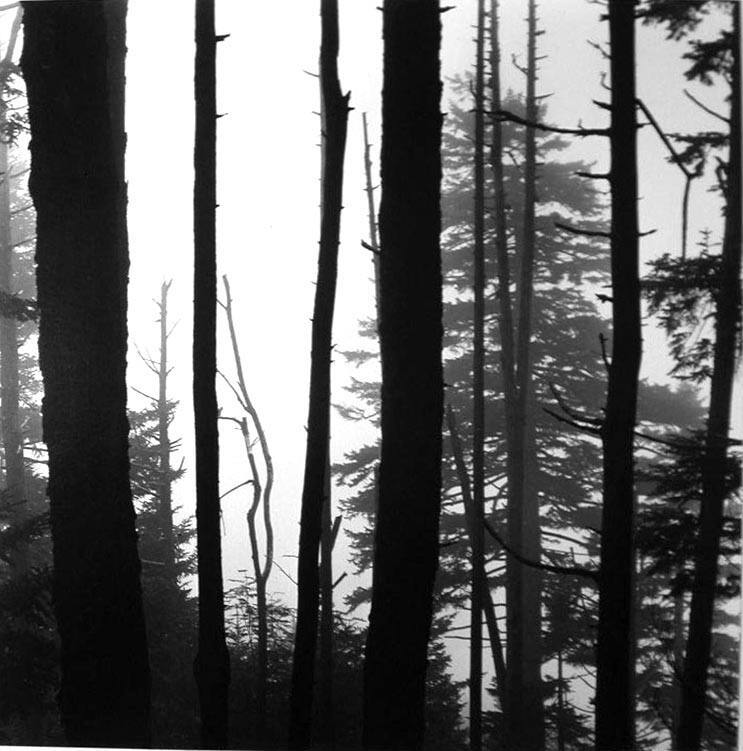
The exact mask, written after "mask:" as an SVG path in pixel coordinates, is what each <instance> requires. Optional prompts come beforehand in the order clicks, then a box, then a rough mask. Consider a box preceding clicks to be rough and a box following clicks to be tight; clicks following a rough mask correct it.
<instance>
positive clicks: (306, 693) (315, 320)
mask: <svg viewBox="0 0 743 751" xmlns="http://www.w3.org/2000/svg"><path fill="white" fill-rule="evenodd" d="M320 17H321V28H322V31H321V34H322V39H321V44H320V87H321V92H322V125H323V139H322V177H321V191H322V203H321V220H320V222H321V224H320V251H319V256H318V270H317V286H316V290H315V305H314V311H313V316H312V352H311V365H310V397H309V414H308V418H307V450H306V455H305V469H304V483H303V487H302V511H301V519H300V533H299V562H298V569H297V571H298V574H297V576H298V578H297V583H298V591H297V626H296V633H295V638H294V659H293V663H292V687H291V700H290V718H289V745H290V747H291V748H292V749H305V748H308V747H309V745H310V743H311V738H312V704H313V687H314V682H315V655H316V651H317V631H318V606H319V597H320V582H319V572H318V556H319V550H320V538H321V536H322V508H323V503H324V499H325V474H326V471H327V464H328V461H329V444H330V360H331V349H332V329H333V310H334V307H335V288H336V278H337V270H338V244H339V241H340V225H341V209H342V197H343V157H344V153H345V148H346V129H347V121H348V95H344V94H342V93H341V87H340V82H339V80H338V47H339V34H338V3H337V0H321V3H320Z"/></svg>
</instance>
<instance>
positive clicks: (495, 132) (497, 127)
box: [490, 0, 523, 747]
mask: <svg viewBox="0 0 743 751" xmlns="http://www.w3.org/2000/svg"><path fill="white" fill-rule="evenodd" d="M490 45H491V46H490V86H491V95H490V98H491V108H492V109H493V111H497V110H499V109H500V107H501V90H500V45H499V21H498V0H492V2H491V6H490ZM490 162H491V167H492V170H493V190H494V199H495V210H494V217H495V231H496V234H495V256H496V269H497V277H498V332H499V335H500V362H501V373H502V377H503V402H504V414H505V429H504V432H505V437H506V474H507V487H508V510H507V527H508V539H509V542H510V544H511V545H513V546H514V547H515V548H516V549H518V550H520V549H521V519H520V511H519V509H518V507H517V506H516V504H515V503H513V502H512V501H511V497H512V496H513V494H514V489H515V488H516V486H517V485H518V476H519V475H518V472H517V471H516V470H517V466H516V464H515V460H516V441H515V438H516V437H517V436H516V426H517V423H518V418H517V414H516V403H517V391H516V368H515V344H514V321H513V311H512V305H511V293H510V281H511V280H510V276H511V275H510V271H509V257H508V229H507V224H506V196H505V187H504V177H503V134H502V126H501V122H500V120H498V119H497V118H495V119H494V121H493V123H492V142H491V150H490ZM520 570H521V566H520V564H519V563H518V562H517V561H516V560H515V559H514V558H513V556H507V558H506V636H507V638H506V666H507V673H506V679H507V683H506V690H505V694H504V695H505V697H507V699H506V706H507V707H508V708H509V709H508V710H506V711H505V723H504V728H505V733H506V740H505V742H506V744H507V745H508V746H509V747H510V746H514V747H517V744H518V743H519V742H520V735H519V733H518V724H519V723H518V715H519V707H520V705H521V699H522V695H523V682H522V673H521V667H520V666H521V662H522V655H523V643H522V634H523V629H522V626H521V620H520V616H521V605H520V603H521V599H522V598H521V576H520ZM510 709H512V711H510Z"/></svg>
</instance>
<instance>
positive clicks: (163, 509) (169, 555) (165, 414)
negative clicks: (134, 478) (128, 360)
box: [157, 282, 178, 586]
mask: <svg viewBox="0 0 743 751" xmlns="http://www.w3.org/2000/svg"><path fill="white" fill-rule="evenodd" d="M169 289H170V282H163V283H162V286H161V287H160V303H159V305H158V307H159V308H160V362H159V368H158V386H159V388H158V395H157V451H158V461H159V465H160V466H159V469H160V492H159V494H158V512H159V517H160V528H161V534H162V543H163V553H164V556H163V563H164V564H165V570H166V573H167V577H168V580H169V581H170V582H171V583H172V584H173V586H177V584H178V578H177V575H176V571H175V542H174V540H173V497H172V476H171V475H172V471H171V466H170V409H169V407H168V374H169V373H170V369H169V368H168V334H169V332H168V290H169Z"/></svg>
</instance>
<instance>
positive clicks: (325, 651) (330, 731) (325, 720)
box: [316, 463, 334, 749]
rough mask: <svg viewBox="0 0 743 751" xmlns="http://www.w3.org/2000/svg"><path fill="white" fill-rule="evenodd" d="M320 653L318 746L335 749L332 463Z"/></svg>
mask: <svg viewBox="0 0 743 751" xmlns="http://www.w3.org/2000/svg"><path fill="white" fill-rule="evenodd" d="M319 647H320V653H319V664H318V673H319V675H318V689H319V691H318V698H319V702H318V703H319V706H318V720H317V734H316V735H317V744H318V747H319V748H322V749H332V748H334V726H333V516H332V508H331V491H330V464H329V463H328V469H327V473H326V480H325V502H324V503H323V508H322V537H321V539H320V642H319Z"/></svg>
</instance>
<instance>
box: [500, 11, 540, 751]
mask: <svg viewBox="0 0 743 751" xmlns="http://www.w3.org/2000/svg"><path fill="white" fill-rule="evenodd" d="M536 48H537V16H536V3H535V0H529V13H528V38H527V68H526V119H527V121H529V122H536V120H537V119H538V115H537V97H536V81H537V53H536ZM536 163H537V149H536V133H535V129H534V128H533V127H528V126H527V127H526V128H525V129H524V224H523V230H522V240H521V248H520V250H521V252H520V259H519V260H520V263H519V280H518V329H517V334H516V391H517V403H516V415H515V420H514V424H513V429H514V433H515V436H514V450H515V452H516V458H515V460H514V462H513V467H514V487H513V494H512V495H511V494H509V507H510V504H513V505H514V516H515V515H516V514H518V515H519V517H520V519H519V521H518V522H517V523H518V524H519V526H520V529H519V530H518V536H517V538H516V539H517V540H520V542H521V546H520V550H521V551H523V554H524V555H526V556H527V557H528V558H529V559H531V560H534V561H538V560H539V559H540V557H541V541H540V522H539V498H538V495H537V489H536V487H535V483H534V476H535V474H536V472H537V466H536V465H537V460H536V425H535V416H534V400H535V394H534V386H533V383H532V362H531V337H532V333H533V306H534V302H533V299H534V266H535V250H536V229H535V219H534V218H535V207H536V200H537V197H536V180H537V174H536V173H537V169H536ZM509 563H510V564H511V565H512V566H513V568H514V569H515V574H514V575H515V576H518V577H519V578H520V582H519V586H518V591H519V592H520V596H521V601H520V603H519V604H517V607H518V608H519V609H520V613H519V616H518V622H519V623H520V626H521V634H520V635H519V638H520V641H521V643H520V649H519V651H520V657H521V664H520V666H518V667H517V668H516V669H517V670H518V672H519V674H520V675H519V677H520V680H521V686H520V694H521V695H520V698H519V700H518V701H517V700H516V697H515V696H512V697H511V698H512V699H513V701H514V703H515V705H516V706H517V707H518V712H517V713H514V712H512V713H511V716H512V719H513V720H514V724H513V725H512V730H513V733H512V735H511V742H512V743H513V742H514V741H515V742H516V743H515V745H514V748H522V749H524V751H540V749H543V748H544V703H543V697H542V676H541V668H542V644H541V641H542V594H541V590H542V576H541V572H540V571H538V570H537V569H535V568H531V567H528V566H523V565H522V564H520V563H518V562H516V561H513V560H512V559H511V557H509V560H508V562H507V565H508V564H509ZM514 604H516V603H514Z"/></svg>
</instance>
